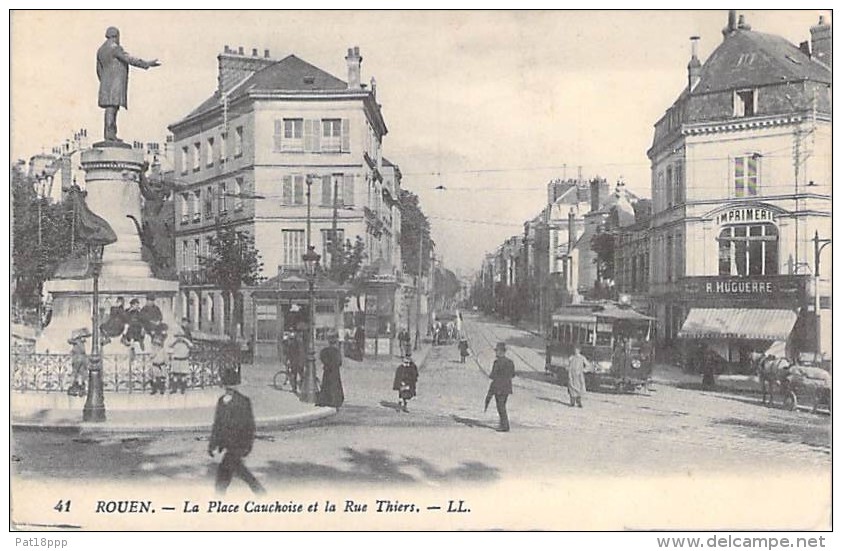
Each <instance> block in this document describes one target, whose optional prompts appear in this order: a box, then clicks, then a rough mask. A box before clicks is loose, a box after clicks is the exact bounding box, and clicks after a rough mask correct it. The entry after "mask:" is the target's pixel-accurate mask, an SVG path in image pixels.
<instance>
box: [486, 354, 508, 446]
mask: <svg viewBox="0 0 842 551" xmlns="http://www.w3.org/2000/svg"><path fill="white" fill-rule="evenodd" d="M494 351H495V352H496V354H497V359H496V360H494V365H493V366H492V367H491V375H490V377H491V385H489V387H488V394H487V395H486V397H485V408H486V409H488V404H489V402H491V397H492V396H494V400H495V402H496V403H497V414H498V415H499V416H500V426H499V427H497V432H509V413H508V411H507V410H506V401H507V400H508V399H509V395H510V394H511V393H512V378H514V376H515V364H514V362H512V360H510V359H509V358H507V357H506V343H504V342H498V343H497V346H496V348H495V349H494Z"/></svg>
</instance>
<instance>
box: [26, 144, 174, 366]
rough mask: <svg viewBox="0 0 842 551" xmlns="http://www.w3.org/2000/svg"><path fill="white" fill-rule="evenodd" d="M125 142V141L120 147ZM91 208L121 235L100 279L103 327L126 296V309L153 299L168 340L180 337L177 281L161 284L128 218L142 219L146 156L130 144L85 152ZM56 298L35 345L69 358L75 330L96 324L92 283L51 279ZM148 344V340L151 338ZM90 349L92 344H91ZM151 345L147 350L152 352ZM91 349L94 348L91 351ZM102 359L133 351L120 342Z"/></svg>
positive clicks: (89, 280) (106, 254) (99, 146)
mask: <svg viewBox="0 0 842 551" xmlns="http://www.w3.org/2000/svg"><path fill="white" fill-rule="evenodd" d="M103 143H105V144H106V146H102V144H103ZM120 143H122V142H120ZM81 163H82V169H83V170H84V171H85V180H86V187H87V197H86V202H87V205H88V207H89V208H90V209H91V211H93V212H94V213H96V214H97V215H99V216H100V217H102V218H104V219H105V220H106V221H107V222H108V223H109V224H110V225H111V228H112V229H113V230H114V233H115V234H116V235H117V241H116V242H115V243H112V244H111V245H108V246H106V247H105V249H104V253H103V258H102V272H101V275H100V278H99V307H100V316H99V319H100V324H102V323H104V322H105V321H106V320H107V319H108V313H109V309H110V307H111V306H112V305H114V304H115V302H116V299H117V297H118V296H119V297H123V298H124V300H125V305H126V308H128V306H129V302H130V301H131V299H133V298H137V299H139V300H140V303H141V305H143V304H144V303H145V298H146V296H147V295H148V294H154V295H155V299H156V304H157V306H158V307H159V308H160V309H161V313H162V315H163V321H164V323H166V324H167V326H168V335H169V337H168V340H169V339H172V337H173V336H175V335H176V334H180V333H181V326H180V316H178V315H177V312H176V308H177V296H178V282H177V281H168V280H163V279H156V278H154V277H153V276H152V270H151V268H150V266H149V265H148V264H147V263H146V261H144V260H143V259H142V257H141V243H140V236H138V234H137V229H136V228H135V226H134V223H133V222H132V220H131V219H130V218H128V216H129V215H131V216H134V217H135V218H136V219H137V220H140V219H141V214H140V206H141V196H140V189H139V186H138V183H137V182H138V181H139V180H140V173H141V170H142V168H143V165H144V160H143V153H142V152H141V151H138V150H134V149H132V148H131V147H130V146H128V144H125V145H118V144H117V143H116V142H100V143H98V144H96V145H95V146H94V147H93V149H89V150H87V151H83V152H82V159H81ZM44 290H45V292H47V293H49V294H50V296H51V298H52V305H53V312H52V317H51V319H50V323H49V325H47V327H45V328H44V329H43V330H42V332H41V334H40V336H39V337H38V338H37V340H36V343H35V350H36V352H39V353H45V352H48V351H49V352H52V353H67V352H68V351H69V349H70V345H69V344H68V343H67V339H69V338H70V335H71V332H72V331H73V330H74V329H79V328H82V327H88V328H91V325H92V319H93V279H92V278H91V277H88V278H85V279H51V280H49V281H47V282H45V283H44ZM146 340H147V342H148V340H149V338H148V336H147V339H146ZM89 346H90V345H89ZM149 348H150V347H149V346H146V350H147V351H148V350H149ZM89 350H90V349H89ZM102 353H103V354H126V355H128V353H129V348H128V347H127V346H125V345H123V344H121V343H120V338H119V337H116V338H115V339H113V340H112V341H111V342H110V343H108V344H107V345H106V346H105V347H104V348H103V350H102Z"/></svg>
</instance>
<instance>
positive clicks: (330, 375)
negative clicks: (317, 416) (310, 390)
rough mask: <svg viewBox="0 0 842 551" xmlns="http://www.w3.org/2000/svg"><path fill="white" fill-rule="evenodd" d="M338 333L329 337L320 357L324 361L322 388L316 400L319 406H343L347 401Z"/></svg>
mask: <svg viewBox="0 0 842 551" xmlns="http://www.w3.org/2000/svg"><path fill="white" fill-rule="evenodd" d="M338 342H339V338H338V337H337V336H336V335H331V336H330V337H328V345H327V346H326V347H325V348H322V351H321V352H320V353H319V359H320V360H321V361H322V366H323V371H322V388H321V390H320V391H319V397H318V399H317V400H316V405H317V406H330V407H333V408H338V407H341V406H342V404H343V403H344V402H345V392H344V390H343V389H342V377H341V376H340V374H339V367H340V366H341V365H342V354H341V353H340V352H339V348H338V346H337V343H338Z"/></svg>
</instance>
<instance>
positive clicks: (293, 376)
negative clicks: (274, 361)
mask: <svg viewBox="0 0 842 551" xmlns="http://www.w3.org/2000/svg"><path fill="white" fill-rule="evenodd" d="M284 364H285V365H284V368H283V369H281V370H279V371H278V372H277V373H275V375H274V377H272V386H273V387H274V388H275V390H285V389H286V388H287V387H290V388H291V390H292V392H297V390H298V387H299V386H300V385H299V384H297V383H299V381H300V377H299V374H297V373H296V372H295V371H294V370H293V369H292V364H291V363H290V362H289V361H286V362H284ZM294 383H295V384H294Z"/></svg>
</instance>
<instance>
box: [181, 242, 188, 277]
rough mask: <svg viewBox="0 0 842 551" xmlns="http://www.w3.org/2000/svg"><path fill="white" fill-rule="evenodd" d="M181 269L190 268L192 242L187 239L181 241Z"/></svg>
mask: <svg viewBox="0 0 842 551" xmlns="http://www.w3.org/2000/svg"><path fill="white" fill-rule="evenodd" d="M181 269H182V270H189V269H190V244H189V243H188V242H187V240H184V241H182V242H181Z"/></svg>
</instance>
